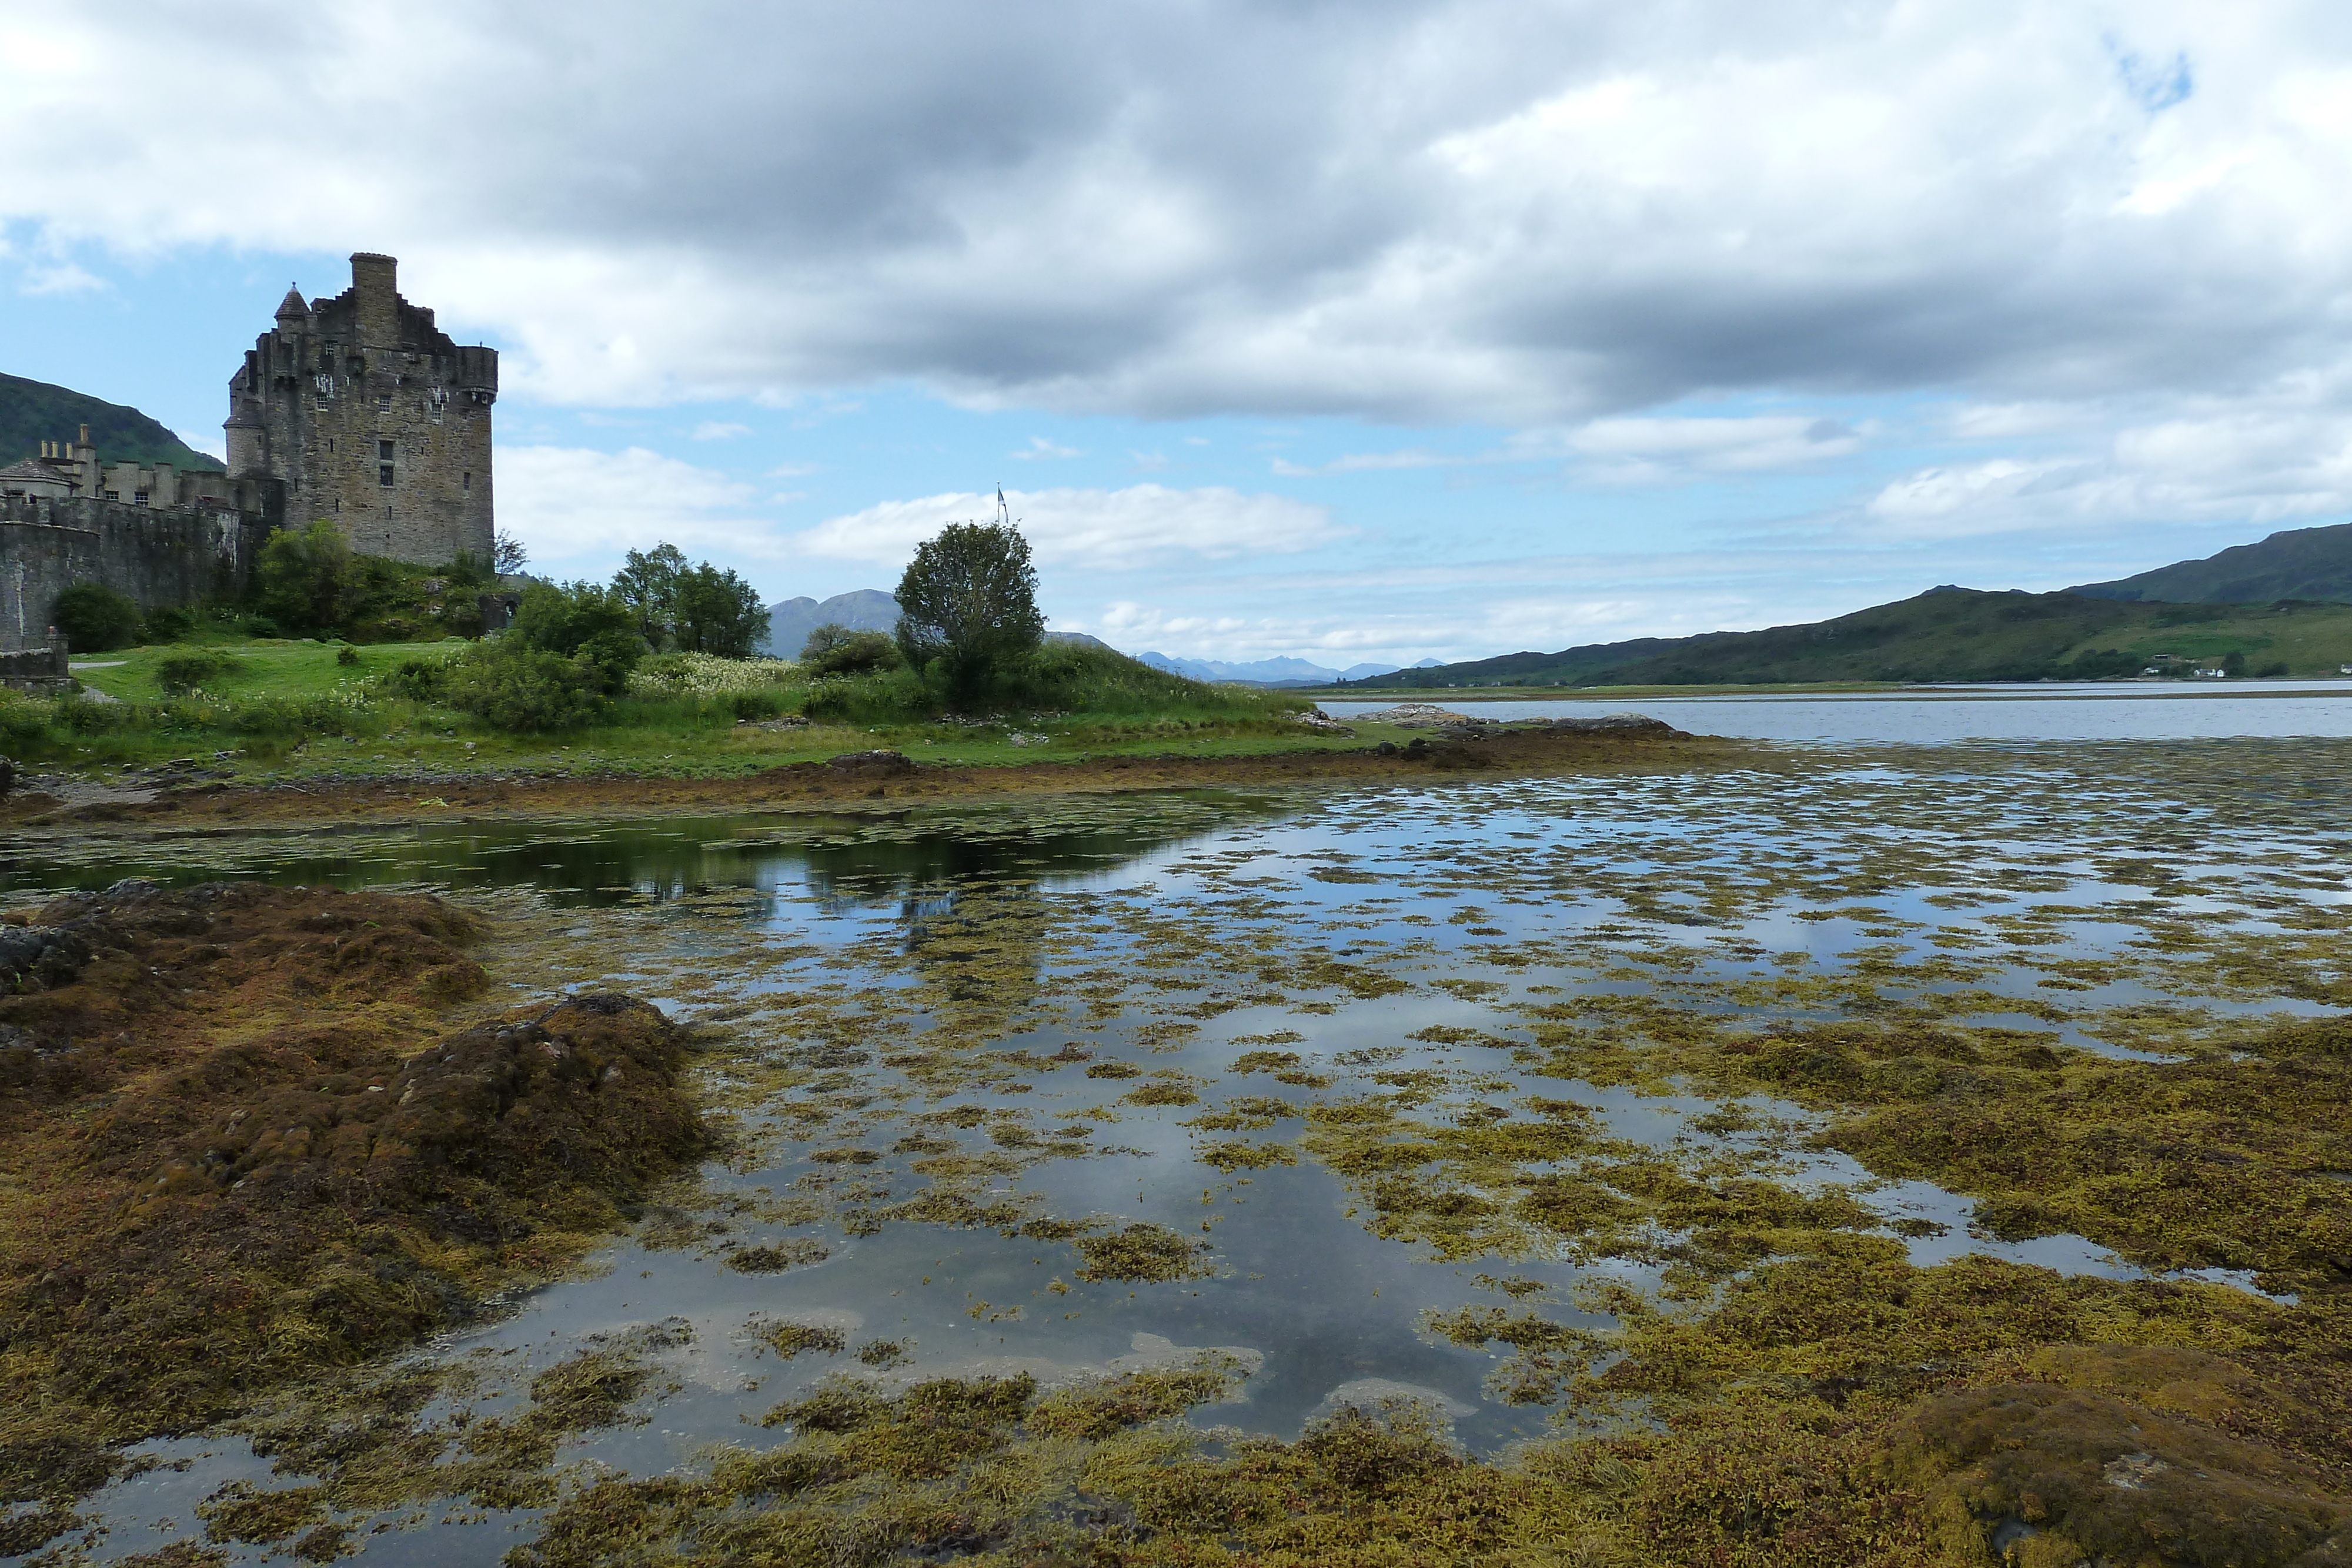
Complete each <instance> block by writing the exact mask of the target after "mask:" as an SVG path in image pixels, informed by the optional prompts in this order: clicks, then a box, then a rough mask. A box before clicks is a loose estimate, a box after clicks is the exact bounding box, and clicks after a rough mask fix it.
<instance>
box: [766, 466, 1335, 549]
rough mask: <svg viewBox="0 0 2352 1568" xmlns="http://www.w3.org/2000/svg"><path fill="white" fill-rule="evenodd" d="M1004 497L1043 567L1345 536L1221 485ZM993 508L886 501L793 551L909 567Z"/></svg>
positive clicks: (809, 537) (1280, 502)
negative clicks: (946, 534)
mask: <svg viewBox="0 0 2352 1568" xmlns="http://www.w3.org/2000/svg"><path fill="white" fill-rule="evenodd" d="M1005 498H1006V500H1007V502H1008V503H1009V504H1010V505H1011V507H1012V508H1013V515H1014V516H1015V517H1018V518H1019V519H1020V524H1021V532H1022V534H1023V536H1024V538H1027V539H1028V541H1029V544H1030V548H1031V549H1032V550H1033V551H1034V552H1035V555H1036V557H1037V559H1038V562H1039V564H1041V565H1045V566H1065V567H1077V568H1084V569H1092V570H1120V569H1122V568H1127V567H1134V566H1140V565H1147V564H1150V563H1151V562H1155V561H1162V560H1167V559H1171V558H1175V557H1181V556H1192V557H1196V558H1201V559H1210V560H1223V559H1234V558H1237V557H1244V556H1256V555H1268V554H1285V553H1289V552H1293V551H1297V550H1304V549H1313V548H1314V547H1316V546H1318V545H1321V544H1328V543H1330V542H1332V541H1333V540H1336V539H1338V538H1341V537H1342V531H1341V530H1340V529H1339V528H1338V527H1337V526H1336V525H1335V524H1333V522H1332V521H1331V517H1330V514H1329V512H1328V511H1327V510H1326V509H1325V508H1323V507H1317V506H1309V505H1307V503H1305V502H1302V501H1294V500H1291V499H1289V498H1288V497H1282V496H1264V495H1245V494H1244V493H1243V492H1241V491H1238V490H1232V489H1227V488H1224V487H1223V486H1208V487H1204V488H1201V489H1193V490H1174V489H1170V488H1168V487H1166V486H1160V485H1131V486H1128V487H1127V488H1126V489H1123V490H1079V489H1054V490H1008V491H1006V492H1005ZM995 505H996V498H995V497H994V496H992V495H989V496H981V495H953V494H951V495H942V496H926V497H921V498H919V499H917V500H911V501H886V502H884V503H882V504H881V505H880V506H876V507H866V509H865V510H863V511H858V512H852V513H850V514H848V515H846V516H845V517H829V518H827V519H826V520H825V521H824V522H822V523H820V524H818V525H817V526H816V527H815V528H811V529H808V530H807V531H806V532H804V533H800V534H796V535H794V536H793V538H792V541H791V542H792V544H793V548H795V549H803V550H806V551H808V552H809V553H811V554H814V555H820V556H829V557H832V558H834V559H841V560H856V561H865V562H868V563H871V564H873V565H876V566H901V565H904V564H905V562H906V560H907V559H908V557H909V556H910V555H912V554H913V553H914V549H915V546H916V545H918V544H919V543H921V542H922V541H923V540H925V539H927V538H930V537H931V536H932V535H934V534H936V533H938V532H939V531H940V528H941V527H943V526H944V525H946V524H948V523H960V522H969V521H981V520H985V519H986V518H987V517H990V516H991V515H992V514H993V512H994V509H995Z"/></svg>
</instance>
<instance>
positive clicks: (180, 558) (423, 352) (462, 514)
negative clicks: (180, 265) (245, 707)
mask: <svg viewBox="0 0 2352 1568" xmlns="http://www.w3.org/2000/svg"><path fill="white" fill-rule="evenodd" d="M397 269H398V264H397V263H395V262H394V260H393V258H392V257H391V256H375V255H372V254H369V253H367V252H362V253H361V254H359V255H357V256H352V286H351V287H349V288H347V289H345V290H344V291H343V292H342V293H341V294H338V295H336V296H335V297H334V298H331V299H320V300H316V301H305V300H304V299H303V298H302V296H301V294H300V292H299V290H289V291H288V293H287V296H286V298H285V301H284V302H283V303H282V304H280V305H279V306H278V323H277V326H276V327H275V328H274V329H272V330H270V331H268V332H265V333H263V334H262V335H261V337H260V339H259V340H257V342H256V343H255V344H254V346H253V351H252V352H250V353H248V354H247V355H246V357H245V366H244V368H243V369H242V370H240V371H237V373H236V376H235V377H234V378H232V379H231V381H230V382H229V416H228V419H227V420H226V430H227V432H228V472H227V473H226V475H223V474H215V473H209V472H203V473H198V472H190V473H178V472H175V471H174V470H173V468H172V466H171V465H168V464H155V465H139V464H131V463H114V464H104V465H102V464H101V463H100V461H99V454H98V452H97V449H96V448H95V447H93V446H92V445H91V444H90V443H89V432H88V430H87V429H85V430H84V431H83V432H82V436H81V439H80V440H79V441H53V442H43V443H42V444H41V450H40V451H39V452H38V453H37V454H35V455H29V456H26V458H25V459H24V460H23V461H21V462H17V463H13V464H10V465H7V466H5V467H0V653H13V652H16V651H20V650H25V649H33V648H42V649H46V648H47V647H48V645H49V642H50V639H49V635H48V626H49V621H50V613H51V611H52V609H53V607H54V606H55V605H56V603H57V601H58V594H60V593H62V592H64V591H66V590H67V589H68V588H69V587H71V586H73V585H74V584H75V583H78V582H97V583H102V584H104V585H105V586H106V587H108V588H111V589H114V590H115V591H118V592H121V593H125V594H128V595H129V596H130V597H131V599H133V600H135V601H137V602H138V604H139V607H140V609H142V611H145V610H157V609H162V608H163V607H165V606H169V605H184V604H190V603H194V602H195V601H199V600H205V599H215V600H217V599H229V598H233V597H235V596H236V594H238V593H240V592H241V591H243V590H244V589H245V587H246V584H247V581H248V580H250V578H251V575H252V571H253V566H254V562H255V560H256V559H257V558H258V556H259V554H260V551H261V547H262V545H263V544H264V543H266V542H267V541H268V537H269V535H270V534H271V533H272V532H274V531H275V530H276V529H278V528H282V527H287V526H289V525H290V526H293V527H296V528H299V527H301V526H303V525H305V524H308V523H310V522H311V521H312V520H314V519H316V518H320V517H324V518H326V519H327V520H329V521H330V522H332V523H333V524H335V525H336V526H337V527H338V528H341V529H342V530H343V532H344V534H345V535H347V536H348V537H349V538H350V539H351V541H352V549H355V550H358V551H360V552H361V553H362V554H365V555H379V556H389V557H392V558H393V559H396V560H404V561H413V562H416V563H418V564H421V565H426V566H439V565H441V564H443V563H445V562H447V561H450V560H453V559H456V558H457V552H458V551H459V550H466V551H468V552H470V553H471V554H472V555H473V557H474V559H477V560H478V561H481V562H483V563H484V564H486V565H487V564H488V562H489V560H490V555H491V546H492V543H493V541H494V539H495V538H496V537H497V532H496V523H495V519H494V517H493V514H492V512H491V509H490V497H491V490H490V405H491V404H492V403H493V402H496V401H497V399H498V395H499V356H498V350H494V349H484V348H460V347H459V346H458V345H457V343H455V342H453V341H451V340H450V338H449V336H448V334H447V333H446V332H443V331H442V330H441V329H439V328H437V327H436V326H435V325H434V324H433V312H432V311H430V310H427V309H424V308H421V307H418V306H415V305H411V304H410V303H409V302H408V301H407V300H405V299H403V298H401V297H400V292H399V289H398V287H397V285H396V279H397ZM59 657H60V658H62V654H60V655H59ZM59 674H62V669H61V668H60V671H59Z"/></svg>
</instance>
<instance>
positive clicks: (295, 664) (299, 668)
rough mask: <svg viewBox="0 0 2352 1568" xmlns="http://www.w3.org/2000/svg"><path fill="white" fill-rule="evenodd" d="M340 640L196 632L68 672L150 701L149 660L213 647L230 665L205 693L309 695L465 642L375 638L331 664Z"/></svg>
mask: <svg viewBox="0 0 2352 1568" xmlns="http://www.w3.org/2000/svg"><path fill="white" fill-rule="evenodd" d="M344 646H345V644H343V643H320V642H317V641H314V640H312V639H310V638H307V637H306V638H302V639H300V640H299V641H298V640H292V639H288V638H267V639H262V640H259V641H215V640H212V639H203V640H197V641H191V642H188V643H168V644H157V645H155V646H152V647H145V648H121V649H118V650H116V651H115V652H113V653H89V654H86V655H82V656H79V657H77V658H76V659H75V660H74V661H73V664H74V666H75V668H74V672H73V674H74V678H75V679H76V680H78V681H79V682H81V684H82V685H86V686H91V687H95V688H96V689H97V690H99V691H101V692H104V693H105V694H106V695H108V696H110V697H112V698H114V699H115V700H116V701H117V702H131V703H152V702H157V701H160V700H162V698H163V687H162V686H160V685H157V684H156V680H155V671H156V667H157V666H158V665H159V664H162V663H163V661H164V659H166V658H168V657H170V656H171V655H173V654H174V653H186V652H188V651H189V649H191V648H192V647H193V648H197V649H200V650H201V651H203V652H204V653H212V654H216V655H218V656H219V657H221V658H223V659H225V660H226V661H228V662H229V663H230V664H231V665H232V666H233V667H232V668H231V669H229V670H228V671H227V672H226V673H225V674H221V675H219V676H216V677H215V678H214V679H212V680H209V681H206V682H205V690H206V691H208V692H212V693H214V694H215V695H221V696H228V697H243V696H262V695H268V696H284V697H309V696H318V695H321V694H323V693H326V692H330V691H332V690H333V689H334V688H335V687H337V686H339V685H347V684H349V683H352V682H354V681H358V680H363V679H365V678H366V677H367V676H369V675H373V674H381V673H382V672H383V671H385V670H389V669H392V668H394V667H395V666H397V665H398V664H400V662H401V661H402V660H404V659H413V658H418V657H424V658H430V659H439V658H446V657H447V656H448V655H450V654H451V653H456V652H457V650H459V649H460V648H463V647H465V646H466V644H465V643H463V642H461V641H458V640H456V639H451V640H448V641H444V642H434V643H371V644H369V645H367V646H365V647H361V648H354V649H353V650H352V652H353V653H357V654H358V655H359V663H358V664H339V663H337V656H338V655H339V654H340V653H341V652H342V649H343V647H344Z"/></svg>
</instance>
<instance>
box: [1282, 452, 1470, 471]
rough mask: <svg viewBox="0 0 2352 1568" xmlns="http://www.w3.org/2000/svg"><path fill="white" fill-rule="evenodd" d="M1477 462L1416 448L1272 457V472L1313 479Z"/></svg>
mask: <svg viewBox="0 0 2352 1568" xmlns="http://www.w3.org/2000/svg"><path fill="white" fill-rule="evenodd" d="M1475 461H1477V460H1476V459H1475V458H1467V457H1454V456H1449V455H1446V454H1444V453H1442V452H1425V451H1423V450H1422V449H1420V448H1419V447H1412V448H1408V449H1406V450H1404V451H1401V452H1350V453H1348V454H1346V455H1342V456H1339V457H1334V458H1333V459H1331V461H1330V462H1328V463H1315V464H1298V463H1293V462H1291V461H1289V460H1288V459H1287V458H1282V457H1277V458H1276V459H1275V460H1274V471H1275V472H1276V474H1279V475H1281V476H1284V477H1285V478H1289V479H1307V478H1314V477H1317V476H1321V475H1325V474H1363V473H1381V472H1383V471H1387V470H1393V469H1399V468H1443V467H1447V466H1450V465H1454V464H1456V463H1468V462H1475Z"/></svg>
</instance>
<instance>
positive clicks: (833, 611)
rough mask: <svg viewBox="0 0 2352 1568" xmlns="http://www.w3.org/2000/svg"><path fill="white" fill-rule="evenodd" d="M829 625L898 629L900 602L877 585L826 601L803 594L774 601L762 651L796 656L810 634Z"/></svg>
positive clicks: (868, 629) (865, 629)
mask: <svg viewBox="0 0 2352 1568" xmlns="http://www.w3.org/2000/svg"><path fill="white" fill-rule="evenodd" d="M827 625H839V626H846V627H848V628H849V629H850V630H851V631H852V632H895V631H897V630H898V601H897V600H895V599H893V598H891V597H890V596H889V595H888V594H887V593H885V592H883V591H881V590H880V589H878V588H859V589H854V590H852V591H849V592H847V593H836V594H835V595H834V596H833V597H832V598H831V599H828V600H825V601H823V602H819V601H816V600H814V599H811V598H808V597H807V596H805V595H803V596H802V597H801V598H798V599H787V600H785V601H782V603H780V604H771V605H769V606H768V641H767V642H766V643H764V644H763V645H762V647H761V652H763V653H767V654H769V655H770V656H771V657H772V658H778V659H797V658H799V657H800V656H801V644H803V643H806V642H807V641H808V634H809V633H810V632H814V631H815V630H816V629H817V628H818V627H820V626H827Z"/></svg>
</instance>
